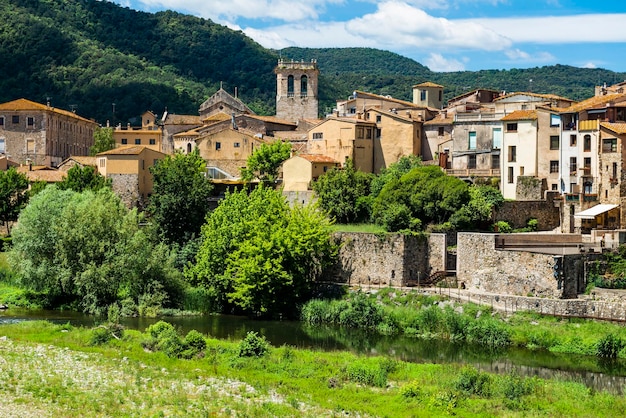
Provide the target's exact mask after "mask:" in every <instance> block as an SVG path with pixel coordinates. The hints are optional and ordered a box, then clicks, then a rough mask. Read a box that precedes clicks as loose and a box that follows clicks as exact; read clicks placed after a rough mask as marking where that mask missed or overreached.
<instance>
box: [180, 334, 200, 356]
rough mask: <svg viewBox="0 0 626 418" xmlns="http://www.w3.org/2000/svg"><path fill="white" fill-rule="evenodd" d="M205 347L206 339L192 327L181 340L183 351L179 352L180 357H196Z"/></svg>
mask: <svg viewBox="0 0 626 418" xmlns="http://www.w3.org/2000/svg"><path fill="white" fill-rule="evenodd" d="M205 349H206V340H205V339H204V337H203V336H202V334H200V333H199V332H198V331H196V330H195V329H192V330H191V331H189V332H188V333H187V335H186V336H185V339H184V340H183V352H182V353H181V357H182V358H186V359H190V358H193V357H198V356H200V355H202V353H203V352H204V350H205Z"/></svg>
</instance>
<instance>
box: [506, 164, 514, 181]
mask: <svg viewBox="0 0 626 418" xmlns="http://www.w3.org/2000/svg"><path fill="white" fill-rule="evenodd" d="M507 171H508V173H507V178H506V180H507V182H508V183H509V184H513V167H509V169H508V170H507Z"/></svg>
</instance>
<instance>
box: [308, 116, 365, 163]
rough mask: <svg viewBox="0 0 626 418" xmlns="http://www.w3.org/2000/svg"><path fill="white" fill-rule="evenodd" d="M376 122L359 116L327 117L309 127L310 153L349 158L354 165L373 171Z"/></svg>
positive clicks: (332, 157)
mask: <svg viewBox="0 0 626 418" xmlns="http://www.w3.org/2000/svg"><path fill="white" fill-rule="evenodd" d="M376 129H377V127H376V123H375V122H372V121H366V120H363V119H358V118H337V117H330V118H328V119H325V120H324V121H322V122H321V123H320V124H319V125H317V126H315V127H314V128H312V129H311V130H310V131H309V134H308V142H309V147H308V148H309V149H308V153H309V154H315V155H326V156H328V157H330V158H331V159H332V160H333V161H339V162H341V163H342V164H343V163H344V162H345V161H346V160H347V159H348V158H350V159H351V160H352V161H353V162H354V167H355V168H356V169H357V170H361V171H363V172H366V173H373V172H374V136H375V135H376Z"/></svg>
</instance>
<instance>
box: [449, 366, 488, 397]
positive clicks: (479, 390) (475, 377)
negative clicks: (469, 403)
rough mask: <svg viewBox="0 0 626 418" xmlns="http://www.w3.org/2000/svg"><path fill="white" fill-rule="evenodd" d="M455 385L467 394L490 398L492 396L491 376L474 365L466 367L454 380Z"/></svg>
mask: <svg viewBox="0 0 626 418" xmlns="http://www.w3.org/2000/svg"><path fill="white" fill-rule="evenodd" d="M454 387H455V389H456V390H459V391H461V392H463V393H465V394H467V395H477V396H482V397H485V398H488V397H489V396H491V376H489V374H487V373H482V372H479V371H478V370H476V369H475V368H474V367H465V368H464V369H463V370H461V373H460V374H459V377H458V378H457V380H456V381H455V382H454Z"/></svg>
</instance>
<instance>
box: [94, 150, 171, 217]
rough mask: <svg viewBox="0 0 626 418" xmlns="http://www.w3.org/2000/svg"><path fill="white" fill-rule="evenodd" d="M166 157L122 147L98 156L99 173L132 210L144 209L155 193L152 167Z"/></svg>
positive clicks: (156, 152) (154, 152)
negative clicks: (109, 181) (135, 208)
mask: <svg viewBox="0 0 626 418" xmlns="http://www.w3.org/2000/svg"><path fill="white" fill-rule="evenodd" d="M165 156H166V155H165V154H164V153H162V152H160V151H155V150H153V149H151V148H148V147H145V146H123V147H119V148H115V149H112V150H109V151H105V152H101V153H99V154H97V155H96V159H97V164H98V172H99V173H100V174H101V175H102V176H104V177H106V178H108V179H111V185H112V188H113V191H114V192H115V193H117V195H118V196H119V197H120V199H122V201H123V202H124V203H125V204H126V205H127V206H129V207H135V206H136V207H143V206H145V205H146V203H147V200H148V198H149V197H150V195H151V194H152V190H153V179H152V173H150V167H152V166H153V165H155V164H156V162H157V161H159V160H162V159H163V158H165Z"/></svg>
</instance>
